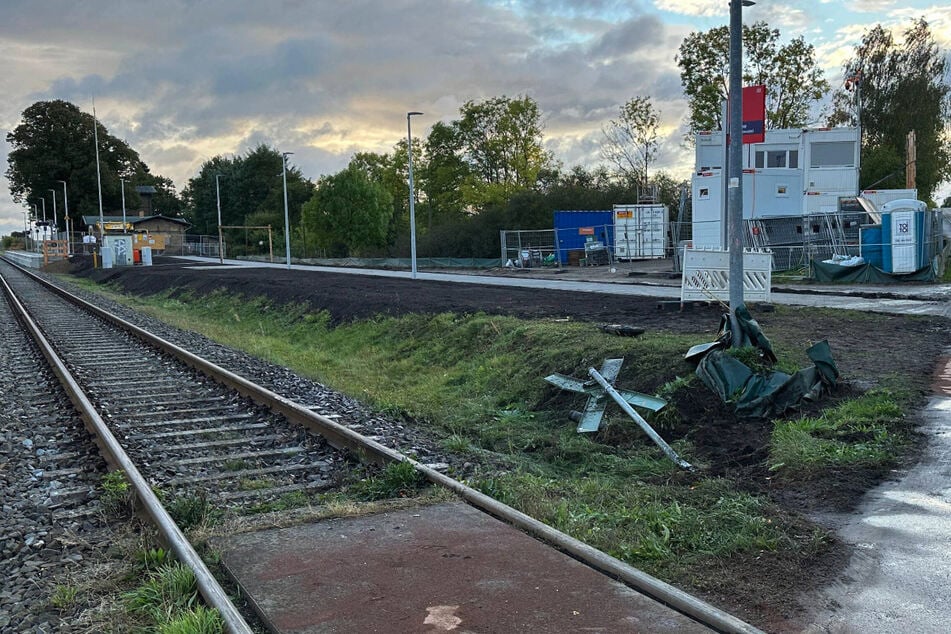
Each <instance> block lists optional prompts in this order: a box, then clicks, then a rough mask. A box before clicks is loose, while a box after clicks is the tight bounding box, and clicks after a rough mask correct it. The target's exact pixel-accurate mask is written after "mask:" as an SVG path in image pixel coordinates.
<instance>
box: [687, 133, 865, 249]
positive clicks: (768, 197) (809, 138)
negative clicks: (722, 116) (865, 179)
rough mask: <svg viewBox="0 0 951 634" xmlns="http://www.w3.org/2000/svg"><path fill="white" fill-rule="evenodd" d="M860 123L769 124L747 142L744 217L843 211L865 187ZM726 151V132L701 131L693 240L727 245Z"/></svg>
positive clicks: (698, 243)
mask: <svg viewBox="0 0 951 634" xmlns="http://www.w3.org/2000/svg"><path fill="white" fill-rule="evenodd" d="M859 151H860V147H859V129H858V128H820V129H785V130H767V131H766V134H765V139H764V141H763V142H762V143H750V144H744V145H743V218H744V219H745V220H763V219H769V218H780V217H787V218H788V217H799V218H802V217H804V216H812V215H816V214H826V213H832V212H839V211H841V207H840V204H841V202H842V201H843V200H845V199H855V197H856V196H857V195H858V193H859ZM725 157H726V152H725V149H724V143H723V133H722V132H719V131H717V132H703V133H700V134H698V135H697V137H696V164H695V166H694V173H693V178H692V193H693V243H694V246H697V247H713V248H724V247H725V246H726V245H725V240H724V233H725V227H724V226H723V223H721V215H722V205H723V199H724V196H726V188H725V187H724V180H723V179H724V174H725V171H726V170H725V168H724V165H725V162H726V160H725Z"/></svg>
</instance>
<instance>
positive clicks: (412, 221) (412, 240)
mask: <svg viewBox="0 0 951 634" xmlns="http://www.w3.org/2000/svg"><path fill="white" fill-rule="evenodd" d="M421 114H423V113H422V112H407V113H406V156H407V159H408V160H407V165H408V166H409V259H410V268H411V269H412V277H413V279H414V280H415V279H416V201H415V200H414V198H415V197H414V196H413V131H412V129H411V126H410V122H411V121H412V117H415V116H418V115H421Z"/></svg>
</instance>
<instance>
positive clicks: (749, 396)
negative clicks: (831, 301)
mask: <svg viewBox="0 0 951 634" xmlns="http://www.w3.org/2000/svg"><path fill="white" fill-rule="evenodd" d="M737 320H738V322H739V326H740V333H739V336H740V337H741V338H742V341H741V344H742V345H743V346H746V345H753V346H755V347H757V348H759V350H760V351H761V352H762V354H763V358H764V360H766V361H768V362H770V363H772V362H775V361H776V357H775V355H774V354H773V349H772V346H771V345H770V343H769V339H767V338H766V335H764V334H763V331H762V330H760V328H759V324H757V323H756V321H755V320H754V319H753V318H752V317H751V316H750V314H749V313H748V312H747V311H746V309H745V308H744V307H741V308H739V309H738V310H737ZM732 338H733V333H732V332H731V327H730V318H729V315H725V316H724V317H723V318H722V319H721V321H720V336H718V337H717V340H716V341H715V342H713V343H709V344H701V345H699V346H694V347H693V348H691V349H690V350H689V351H688V352H687V354H686V358H687V359H688V360H693V361H697V362H698V363H697V371H696V372H697V376H699V377H700V379H701V380H702V381H703V383H704V385H706V386H707V387H708V388H710V389H711V390H713V391H714V392H716V393H717V394H718V395H719V396H720V399H721V400H722V401H723V402H724V403H728V404H729V403H732V404H733V405H734V406H735V408H736V413H737V414H738V415H739V416H743V417H750V418H768V417H771V416H777V415H779V414H782V413H783V412H785V411H786V410H788V409H790V408H793V407H796V406H797V405H798V404H799V403H801V402H802V401H804V400H810V401H816V400H819V398H821V396H822V394H823V392H825V391H827V390H828V389H831V388H832V387H833V386H834V385H835V382H836V379H838V377H839V370H838V368H836V365H835V361H834V360H833V358H832V350H831V348H830V347H829V343H828V342H827V341H820V342H819V343H817V344H815V345H813V346H812V347H810V348H809V349H808V350H806V354H807V355H809V358H810V359H811V360H812V362H813V363H814V365H812V366H810V367H808V368H803V369H801V370H799V371H798V372H796V373H795V374H793V375H789V374H786V373H785V372H779V371H772V372H761V373H756V372H754V371H753V370H751V369H750V368H749V367H748V366H747V365H746V364H745V363H743V362H742V361H740V360H739V359H737V358H735V357H733V356H730V355H729V354H727V353H726V352H724V350H725V349H726V348H728V347H730V342H731V340H732Z"/></svg>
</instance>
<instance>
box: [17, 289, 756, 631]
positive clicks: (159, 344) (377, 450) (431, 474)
mask: <svg viewBox="0 0 951 634" xmlns="http://www.w3.org/2000/svg"><path fill="white" fill-rule="evenodd" d="M24 272H25V273H26V274H27V275H30V276H31V277H33V278H34V279H36V280H37V281H38V282H40V283H41V284H43V285H44V286H46V287H48V288H50V289H51V290H53V291H54V292H56V293H58V294H59V295H61V296H62V297H64V298H65V299H67V300H69V301H70V302H73V303H75V304H77V305H79V306H82V307H83V308H85V309H86V310H88V311H90V312H92V313H94V314H95V315H97V316H99V317H100V318H102V319H104V320H106V321H108V322H110V323H112V324H115V325H116V326H118V327H120V328H122V329H124V330H126V331H128V332H130V333H132V334H134V335H135V336H137V337H139V338H140V339H142V340H143V341H146V342H147V343H149V344H150V345H152V346H154V347H156V348H158V349H160V350H163V351H165V352H167V353H169V354H171V355H173V356H176V357H178V358H179V359H180V360H181V361H182V362H184V363H186V364H187V365H189V366H191V367H193V368H195V369H196V370H198V371H200V372H202V373H204V374H207V375H208V376H210V377H211V378H213V379H214V380H216V381H218V382H220V383H222V384H223V385H226V386H228V387H230V388H232V389H234V390H237V391H238V392H240V393H241V394H243V395H244V396H247V397H248V398H250V399H252V400H254V401H255V402H257V403H259V404H261V405H264V406H266V407H269V408H271V409H273V410H274V411H276V412H279V413H281V414H283V415H284V416H285V417H286V418H287V419H288V420H290V421H292V422H296V423H298V424H301V425H303V426H305V427H307V428H308V429H311V430H313V431H315V432H316V433H318V434H320V435H321V436H323V437H324V438H325V439H326V440H327V441H328V442H330V443H331V444H332V445H334V446H335V447H338V448H347V449H350V450H352V451H354V452H355V453H356V454H357V455H359V456H361V457H362V458H364V459H367V460H370V461H372V462H376V463H380V464H383V463H388V462H408V463H410V464H412V465H413V466H414V467H415V468H416V469H417V470H418V471H419V472H420V473H421V474H422V475H424V476H425V477H426V479H427V480H429V481H430V482H432V483H433V484H436V485H439V486H442V487H445V488H447V489H449V490H451V491H453V492H454V493H456V494H457V495H458V496H459V497H460V498H462V499H463V500H465V501H466V502H467V503H469V504H471V505H472V506H474V507H475V508H478V509H480V510H482V511H484V512H486V513H488V514H489V515H492V516H494V517H496V518H498V519H500V520H502V521H504V522H506V523H508V524H511V525H512V526H515V527H517V528H520V529H521V530H524V531H525V532H526V533H528V534H530V535H532V536H534V537H536V538H537V539H540V540H541V541H544V542H547V543H549V544H552V545H554V546H556V547H558V548H559V549H561V550H562V551H564V552H566V553H568V554H569V555H571V556H572V557H574V558H575V559H577V560H579V561H581V562H582V563H585V564H587V565H588V566H591V567H592V568H595V569H597V570H599V571H601V572H603V573H605V574H607V575H609V576H611V577H614V578H615V579H619V580H621V581H623V582H624V583H625V584H627V585H628V586H630V587H631V588H633V589H635V590H637V591H638V592H640V593H641V594H644V595H646V596H648V597H650V598H652V599H654V600H655V601H658V602H660V603H663V604H665V605H667V606H669V607H671V608H673V609H674V610H676V611H678V612H680V613H681V614H684V615H686V616H689V617H690V618H692V619H694V620H696V621H697V622H699V623H701V624H703V625H706V626H708V627H710V628H712V629H714V630H717V631H719V632H726V633H730V634H734V633H735V634H763V632H762V630H759V629H758V628H756V627H754V626H752V625H750V624H749V623H746V622H745V621H743V620H741V619H739V618H737V617H735V616H733V615H732V614H729V613H727V612H724V611H723V610H720V609H719V608H717V607H715V606H713V605H710V604H709V603H707V602H706V601H703V600H702V599H698V598H697V597H694V596H693V595H691V594H688V593H687V592H684V591H683V590H680V589H679V588H676V587H674V586H672V585H670V584H668V583H665V582H663V581H661V580H660V579H657V578H656V577H653V576H651V575H648V574H647V573H645V572H643V571H641V570H638V569H637V568H634V567H633V566H631V565H629V564H626V563H624V562H623V561H620V560H619V559H616V558H615V557H612V556H611V555H608V554H607V553H604V552H601V551H600V550H598V549H596V548H594V547H593V546H590V545H588V544H586V543H584V542H582V541H580V540H578V539H575V538H574V537H571V536H570V535H567V534H566V533H563V532H561V531H559V530H557V529H555V528H552V527H551V526H548V525H546V524H544V523H542V522H539V521H538V520H536V519H534V518H533V517H530V516H528V515H526V514H525V513H522V512H521V511H518V510H516V509H514V508H512V507H511V506H509V505H507V504H503V503H502V502H499V501H498V500H495V499H494V498H491V497H489V496H487V495H485V494H483V493H480V492H479V491H476V490H475V489H473V488H471V487H469V486H467V485H465V484H463V483H462V482H459V481H458V480H454V479H453V478H450V477H449V476H447V475H445V474H443V473H440V472H439V471H436V470H435V469H432V468H430V467H427V466H426V465H424V464H422V463H420V462H417V461H415V460H413V459H412V458H409V457H408V456H404V455H403V454H401V453H399V452H398V451H395V450H393V449H390V448H389V447H386V446H384V445H382V444H380V443H378V442H376V441H374V440H371V439H369V438H366V437H365V436H363V435H361V434H359V433H357V432H355V431H353V430H351V429H349V428H347V427H345V426H343V425H341V424H339V423H336V422H334V421H333V420H331V419H329V418H327V417H326V416H322V415H320V414H317V413H314V412H312V411H310V410H309V409H307V408H305V407H303V406H302V405H299V404H298V403H295V402H294V401H292V400H290V399H288V398H286V397H284V396H281V395H280V394H277V393H275V392H273V391H271V390H269V389H267V388H265V387H262V386H260V385H257V384H256V383H254V382H252V381H250V380H248V379H246V378H244V377H242V376H240V375H238V374H235V373H234V372H231V371H230V370H227V369H225V368H222V367H220V366H218V365H217V364H215V363H212V362H211V361H208V360H206V359H203V358H201V357H199V356H197V355H195V354H193V353H191V352H189V351H188V350H185V349H184V348H181V347H180V346H178V345H176V344H174V343H172V342H170V341H166V340H165V339H163V338H161V337H159V336H157V335H155V334H153V333H151V332H149V331H147V330H145V329H143V328H140V327H139V326H136V325H135V324H132V323H130V322H128V321H126V320H124V319H122V318H120V317H117V316H115V315H112V314H111V313H109V312H107V311H106V310H104V309H102V308H99V307H98V306H95V305H94V304H91V303H89V302H87V301H85V300H83V299H81V298H80V297H78V296H76V295H74V294H72V293H70V292H69V291H66V290H65V289H62V288H60V287H58V286H56V285H55V284H52V283H50V282H48V281H46V280H44V279H42V278H40V277H38V276H36V275H34V274H33V273H31V272H29V271H24Z"/></svg>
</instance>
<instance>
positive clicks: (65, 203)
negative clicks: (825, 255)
mask: <svg viewBox="0 0 951 634" xmlns="http://www.w3.org/2000/svg"><path fill="white" fill-rule="evenodd" d="M56 182H57V183H62V184H63V207H64V208H65V212H64V213H65V214H66V217H65V218H64V220H65V221H66V255H72V254H73V247H72V244H73V242H72V236H71V235H70V233H71V232H70V230H69V197H68V196H67V195H66V181H56Z"/></svg>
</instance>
